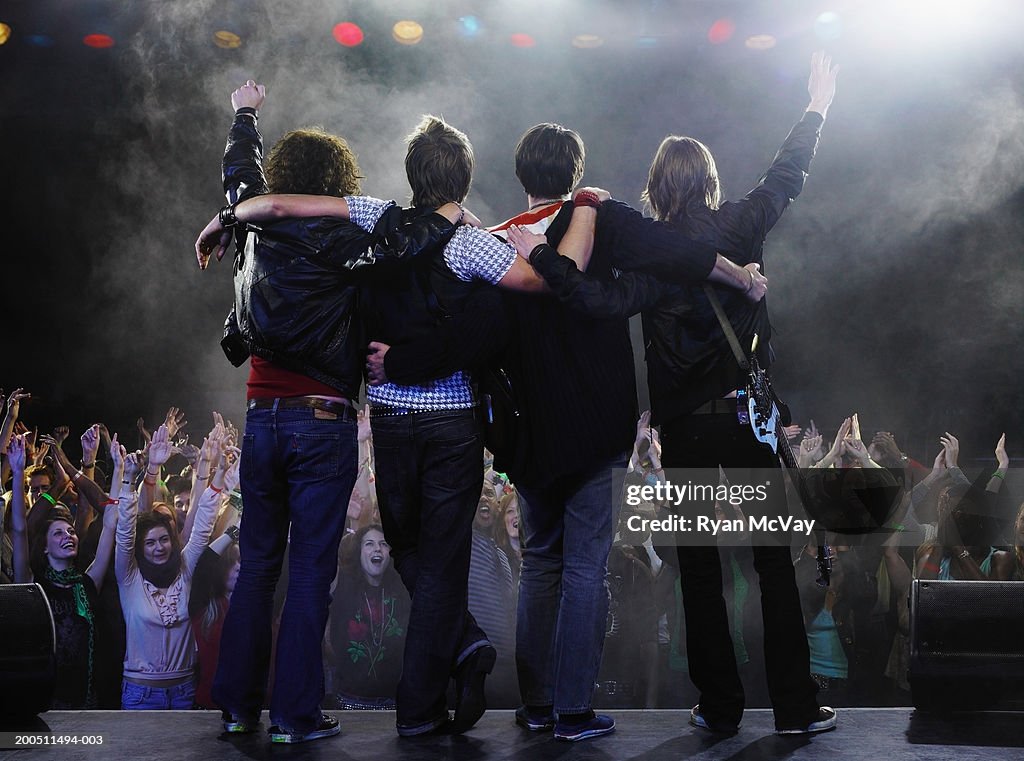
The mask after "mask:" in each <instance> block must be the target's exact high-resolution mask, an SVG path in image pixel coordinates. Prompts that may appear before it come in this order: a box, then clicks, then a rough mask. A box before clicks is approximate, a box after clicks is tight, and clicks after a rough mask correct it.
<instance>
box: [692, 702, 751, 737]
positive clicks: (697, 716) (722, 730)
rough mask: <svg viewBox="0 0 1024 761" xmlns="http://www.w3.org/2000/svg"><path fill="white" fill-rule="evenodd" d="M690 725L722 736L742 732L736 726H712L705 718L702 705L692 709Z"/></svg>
mask: <svg viewBox="0 0 1024 761" xmlns="http://www.w3.org/2000/svg"><path fill="white" fill-rule="evenodd" d="M690 724H692V725H693V726H695V727H700V728H701V729H706V730H707V731H708V732H716V733H718V734H722V735H734V734H736V733H737V732H739V731H740V728H739V726H737V725H736V724H717V723H716V724H712V723H710V722H709V721H708V720H707V719H705V718H704V712H703V711H702V710H701V709H700V703H698V704H697V705H695V706H694V707H693V708H691V709H690Z"/></svg>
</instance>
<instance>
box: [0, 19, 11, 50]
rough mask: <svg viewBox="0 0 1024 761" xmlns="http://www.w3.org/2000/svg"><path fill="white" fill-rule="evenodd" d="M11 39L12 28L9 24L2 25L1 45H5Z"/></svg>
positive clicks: (0, 27)
mask: <svg viewBox="0 0 1024 761" xmlns="http://www.w3.org/2000/svg"><path fill="white" fill-rule="evenodd" d="M9 39H11V28H10V27H9V26H7V24H0V45H5V44H6V43H7V40H9Z"/></svg>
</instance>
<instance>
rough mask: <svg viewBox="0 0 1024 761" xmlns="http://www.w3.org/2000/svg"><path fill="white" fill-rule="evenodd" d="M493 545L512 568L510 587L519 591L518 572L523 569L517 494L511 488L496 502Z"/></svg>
mask: <svg viewBox="0 0 1024 761" xmlns="http://www.w3.org/2000/svg"><path fill="white" fill-rule="evenodd" d="M494 543H495V544H496V545H498V549H499V550H501V551H502V552H504V553H505V557H507V558H508V564H509V566H510V567H511V568H512V586H513V588H514V589H515V590H516V591H517V592H518V590H519V572H520V571H521V570H522V567H523V549H522V547H520V545H519V492H517V491H516V490H515V488H512V489H511V490H510V491H508V492H506V493H505V494H502V495H501V499H500V500H499V501H498V520H497V521H496V522H495V524H494Z"/></svg>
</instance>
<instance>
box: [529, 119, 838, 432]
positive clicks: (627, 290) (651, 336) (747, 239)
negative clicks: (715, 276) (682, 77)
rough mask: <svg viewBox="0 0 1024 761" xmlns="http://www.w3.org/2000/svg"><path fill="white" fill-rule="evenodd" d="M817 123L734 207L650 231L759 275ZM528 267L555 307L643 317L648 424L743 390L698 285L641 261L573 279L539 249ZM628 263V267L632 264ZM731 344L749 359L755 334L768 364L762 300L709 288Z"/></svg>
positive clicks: (811, 122)
mask: <svg viewBox="0 0 1024 761" xmlns="http://www.w3.org/2000/svg"><path fill="white" fill-rule="evenodd" d="M822 122H823V119H822V117H821V115H820V114H817V113H814V112H807V113H806V114H805V115H804V117H803V118H802V119H801V120H800V121H799V122H798V123H797V124H796V126H794V127H793V129H792V130H791V131H790V133H789V136H788V137H787V138H786V140H785V142H784V143H783V144H782V147H781V148H780V149H779V152H778V153H777V154H776V156H775V160H774V161H773V162H772V165H771V167H770V168H769V169H768V171H767V172H766V173H765V175H764V177H763V178H762V179H761V182H760V183H759V184H758V185H757V187H755V188H754V189H753V190H751V191H750V192H749V193H747V195H746V196H745V197H743V198H742V199H740V200H738V201H727V202H725V203H723V204H722V205H721V207H720V208H718V209H716V210H712V209H709V208H707V207H706V206H704V205H703V204H695V205H694V206H693V207H692V208H690V209H688V210H687V211H688V216H687V219H686V222H685V224H683V225H682V226H680V227H675V226H673V225H669V224H667V223H657V224H659V225H660V226H661V227H663V228H666V229H668V230H674V231H675V234H677V235H680V236H682V237H686V238H689V239H691V240H695V241H698V242H701V243H705V244H708V245H710V246H713V247H714V248H715V249H717V250H718V251H719V252H720V253H721V254H722V256H725V257H727V258H728V259H730V260H732V261H733V262H735V263H736V264H739V265H741V266H743V265H746V264H750V263H751V262H757V263H758V264H760V265H761V269H762V271H763V270H764V250H763V249H764V240H765V236H766V235H767V234H768V231H769V230H771V229H772V227H774V226H775V223H776V222H778V220H779V217H781V216H782V213H783V212H784V211H785V209H786V207H788V206H789V204H790V202H792V200H793V199H794V198H796V197H797V196H798V195H799V194H800V191H801V190H803V186H804V180H805V179H806V176H807V170H808V168H809V166H810V163H811V159H812V158H813V157H814V153H815V151H816V149H817V146H818V137H819V134H820V131H821V125H822ZM530 261H531V263H532V264H533V266H534V267H535V268H536V269H537V271H538V272H539V273H540V274H541V276H543V277H544V279H545V280H546V281H547V282H548V285H550V286H551V290H552V291H553V292H554V293H555V294H556V295H557V296H558V297H559V299H561V300H562V301H563V302H564V303H567V304H569V305H570V306H571V307H573V308H574V309H578V310H580V311H583V312H584V313H586V314H589V315H591V316H596V317H613V316H619V317H623V316H629V315H632V314H636V313H637V312H640V311H643V327H644V342H645V349H646V352H645V354H646V359H647V383H648V387H649V390H650V397H651V423H652V424H655V425H656V424H658V423H661V422H663V421H666V420H671V419H672V418H674V417H677V416H679V415H684V414H687V413H689V412H692V411H693V410H694V409H696V408H697V407H699V406H700V405H702V404H703V403H704V402H707V401H708V400H710V399H715V398H720V397H722V396H724V395H725V394H726V393H728V392H729V391H731V390H735V389H736V388H738V387H739V386H741V385H743V383H744V381H745V375H744V372H743V371H742V370H741V369H740V367H739V364H738V363H737V361H736V358H735V357H734V356H733V353H732V351H731V350H730V349H729V345H728V343H727V339H726V337H725V334H724V333H723V332H722V328H721V326H720V324H719V322H718V319H717V318H716V317H715V313H714V310H713V309H712V306H711V302H710V301H708V298H707V295H706V294H705V292H704V289H703V285H701V284H690V285H671V284H669V283H667V282H665V281H664V280H663V279H662V278H665V277H666V275H667V274H668V273H667V272H666V271H665V269H664V267H662V263H661V262H660V261H659V262H654V261H652V262H651V263H650V265H645V264H644V263H642V262H640V263H638V264H637V266H635V267H632V266H631V267H630V268H631V269H635V270H637V271H633V272H625V273H622V274H621V275H620V277H619V278H618V279H616V280H598V279H596V278H592V277H589V276H588V275H586V274H584V273H581V272H579V270H577V269H576V267H575V265H574V264H573V263H572V261H571V260H568V259H566V258H565V257H561V256H559V255H558V252H557V251H554V250H553V249H551V248H549V247H540V246H538V248H537V249H536V250H535V251H534V252H533V253H532V254H531V256H530ZM631 264H632V263H631ZM715 292H716V293H717V295H718V298H719V299H720V300H721V302H722V306H723V308H724V309H725V313H726V315H727V316H728V318H729V321H730V323H732V326H733V329H734V330H735V332H736V335H737V337H738V338H739V340H740V344H741V345H742V346H743V347H744V348H745V349H747V350H748V351H749V348H750V344H751V339H752V338H753V335H754V334H755V333H756V334H757V335H758V338H759V341H758V352H757V354H758V362H759V364H760V365H761V366H762V367H764V368H767V367H769V366H770V364H771V362H772V359H773V357H772V351H771V347H770V345H769V339H770V338H771V324H770V322H769V319H768V307H767V304H766V302H765V300H762V301H760V302H759V303H757V304H752V303H750V302H749V301H748V300H747V299H746V297H745V296H744V295H743V294H742V293H741V292H740V291H738V290H734V289H730V288H725V287H719V286H716V287H715Z"/></svg>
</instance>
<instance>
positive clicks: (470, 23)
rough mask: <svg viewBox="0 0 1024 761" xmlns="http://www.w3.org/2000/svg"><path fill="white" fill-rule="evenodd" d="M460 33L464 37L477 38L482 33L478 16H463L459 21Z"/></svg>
mask: <svg viewBox="0 0 1024 761" xmlns="http://www.w3.org/2000/svg"><path fill="white" fill-rule="evenodd" d="M459 31H460V32H461V33H462V36H463V37H476V36H477V35H478V34H479V33H480V19H478V18H477V17H476V16H463V17H462V18H460V19H459Z"/></svg>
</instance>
